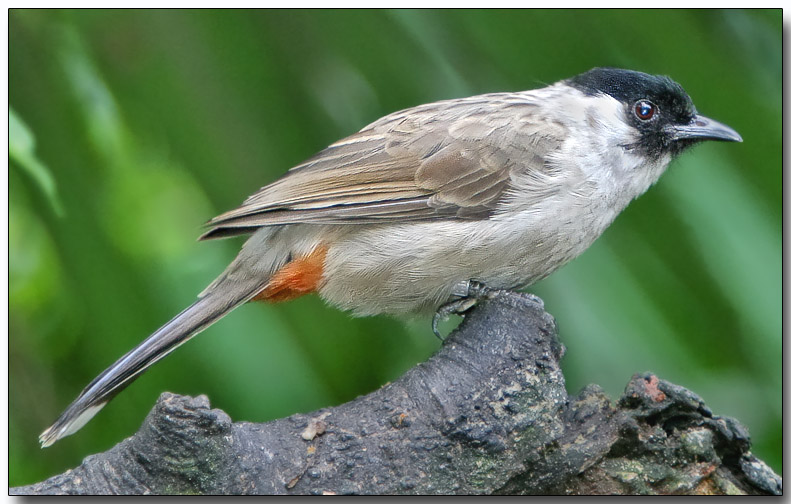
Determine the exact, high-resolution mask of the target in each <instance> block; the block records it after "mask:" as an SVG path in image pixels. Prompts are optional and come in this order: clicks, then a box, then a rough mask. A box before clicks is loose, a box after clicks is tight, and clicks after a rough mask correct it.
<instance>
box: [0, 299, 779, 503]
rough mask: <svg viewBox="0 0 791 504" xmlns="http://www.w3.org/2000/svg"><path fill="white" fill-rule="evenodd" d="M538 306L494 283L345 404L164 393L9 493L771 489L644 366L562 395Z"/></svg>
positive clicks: (550, 322) (773, 489)
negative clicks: (231, 411)
mask: <svg viewBox="0 0 791 504" xmlns="http://www.w3.org/2000/svg"><path fill="white" fill-rule="evenodd" d="M556 336H557V335H556V329H555V323H554V319H553V318H552V317H551V316H550V315H549V314H547V313H546V312H545V311H544V310H543V304H542V303H541V300H540V299H538V298H536V297H534V296H530V295H526V294H515V293H511V292H495V293H493V294H492V295H490V296H489V298H488V299H485V300H482V301H481V302H480V304H479V306H477V307H476V308H475V309H473V310H471V311H470V312H469V314H468V315H467V317H466V318H465V320H464V322H463V323H462V324H461V326H460V327H459V328H458V329H457V330H456V331H454V332H453V333H452V334H451V335H450V336H449V337H448V339H447V340H446V342H445V344H444V345H443V347H442V349H441V350H440V351H439V352H437V354H436V355H434V356H433V357H432V358H431V359H429V360H428V361H427V362H425V363H422V364H419V365H418V366H416V367H414V368H413V369H411V370H410V371H408V372H407V373H406V374H405V375H404V376H402V377H401V378H400V379H399V380H397V381H396V382H393V383H390V384H387V385H385V386H383V387H382V388H380V389H379V390H376V391H375V392H372V393H371V394H368V395H367V396H364V397H360V398H358V399H356V400H354V401H351V402H349V403H346V404H342V405H340V406H337V407H335V408H326V409H321V410H318V411H315V412H313V413H309V414H304V415H303V414H297V415H293V416H290V417H288V418H283V419H280V420H275V421H272V422H268V423H265V424H251V423H246V422H240V423H233V422H232V421H231V419H230V418H229V417H228V415H226V414H225V413H224V412H222V411H220V410H216V409H210V406H209V400H208V398H206V397H205V396H199V397H196V398H190V397H184V396H177V395H174V394H170V393H164V394H162V395H161V396H160V398H159V401H158V402H157V404H156V406H155V407H154V409H153V410H152V411H151V412H150V413H149V415H148V417H147V418H146V420H145V422H144V423H143V425H142V427H141V428H140V430H139V431H138V432H137V434H135V435H134V436H132V437H131V438H128V439H126V440H124V441H122V442H121V443H119V444H118V445H116V446H115V447H114V448H112V449H110V450H108V451H107V452H105V453H101V454H98V455H92V456H89V457H87V458H86V459H85V460H84V461H83V463H82V464H81V465H80V466H79V467H77V468H75V469H73V470H70V471H67V472H66V473H64V474H61V475H58V476H54V477H52V478H50V479H48V480H46V481H43V482H41V483H37V484H34V485H30V486H25V487H16V488H12V489H11V493H15V494H53V493H66V494H143V493H154V494H172V493H205V494H324V493H330V494H345V493H362V494H495V493H508V494H512V493H514V494H636V493H663V494H666V493H684V494H686V493H706V494H708V493H730V494H733V493H750V494H752V493H759V494H760V493H769V494H778V493H781V492H782V480H781V479H780V478H779V477H778V476H777V475H775V474H774V473H773V472H772V471H771V470H770V469H769V468H768V467H767V466H766V465H765V464H764V463H763V462H761V461H760V460H758V459H756V458H755V457H754V456H753V455H752V454H750V452H749V447H750V441H749V437H748V434H747V431H746V429H745V428H744V427H742V426H741V425H740V424H739V423H738V422H737V421H736V420H733V419H730V418H725V417H718V416H714V415H712V413H711V411H710V410H709V409H708V408H707V407H706V406H705V404H704V403H703V400H702V399H700V398H699V397H698V396H697V395H695V394H694V393H692V392H690V391H688V390H686V389H684V388H682V387H679V386H677V385H673V384H670V383H667V382H665V381H663V380H660V379H658V378H657V377H656V376H654V375H652V374H650V373H645V374H641V375H635V376H634V377H632V379H631V381H630V382H629V384H628V385H627V387H626V391H625V392H624V395H623V397H621V399H620V400H619V401H618V403H617V404H615V405H613V404H612V403H611V402H610V400H609V399H608V398H607V397H606V396H605V395H604V393H603V392H602V390H601V389H600V388H599V387H598V386H596V385H589V386H588V387H586V388H585V389H584V390H582V392H581V393H580V394H579V395H578V396H576V397H570V396H568V394H567V393H566V389H565V382H564V379H563V374H562V372H561V370H560V367H559V365H558V361H559V360H560V358H561V356H562V354H563V352H564V348H563V346H562V345H561V344H560V343H559V342H558V340H557V337H556Z"/></svg>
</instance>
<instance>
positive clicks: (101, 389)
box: [39, 277, 266, 448]
mask: <svg viewBox="0 0 791 504" xmlns="http://www.w3.org/2000/svg"><path fill="white" fill-rule="evenodd" d="M218 280H220V282H219V283H220V284H225V285H215V284H213V288H212V289H207V291H206V292H205V293H204V294H203V295H202V297H201V298H199V299H198V300H197V301H195V302H194V303H193V304H192V305H190V306H189V307H188V308H187V309H186V310H184V311H182V312H181V313H179V314H178V315H176V316H175V317H173V319H172V320H171V321H170V322H168V323H167V324H165V325H164V326H162V327H161V328H159V329H158V330H157V331H156V332H155V333H153V334H152V335H151V336H149V337H148V338H146V339H145V340H144V341H143V342H142V343H140V344H139V345H138V346H136V347H135V348H133V349H132V350H131V351H129V352H128V353H127V354H126V355H124V356H123V357H121V358H120V359H118V360H117V361H116V362H115V364H113V365H112V366H110V367H109V368H107V369H106V370H105V371H103V372H102V373H101V374H100V375H99V376H97V377H96V378H95V379H94V380H93V381H92V382H91V383H89V384H88V386H87V387H85V389H84V390H83V391H82V392H81V393H80V395H79V396H78V397H77V399H75V400H74V402H73V403H71V404H70V405H69V407H68V408H66V410H65V411H64V412H63V413H62V414H61V415H60V417H58V419H57V420H56V421H55V423H53V424H52V426H50V427H49V428H48V429H47V430H45V431H44V432H43V433H42V434H41V435H40V436H39V441H40V442H41V447H42V448H46V447H48V446H51V445H52V444H54V443H55V442H56V441H58V440H59V439H62V438H64V437H66V436H68V435H71V434H74V433H75V432H77V431H78V430H79V429H80V428H82V426H83V425H85V424H86V423H87V422H88V421H89V420H90V419H91V418H92V417H93V416H94V415H95V414H96V413H98V412H99V410H100V409H102V407H103V406H104V405H105V404H107V402H109V401H110V399H112V398H113V397H115V395H116V394H118V393H119V392H121V391H122V390H123V389H124V388H126V387H127V386H128V385H129V384H130V383H132V382H133V381H134V380H135V379H136V378H137V377H139V376H140V375H141V374H143V372H145V370H146V369H148V368H149V367H150V366H151V365H153V364H154V363H155V362H157V361H158V360H159V359H162V358H163V357H165V356H166V355H167V354H169V353H170V352H172V351H173V350H175V349H176V348H177V347H178V346H180V345H182V344H183V343H185V342H186V341H187V340H189V339H190V338H192V337H193V336H195V335H196V334H198V333H199V332H201V331H202V330H204V329H206V328H207V327H209V326H210V325H211V324H213V323H214V322H216V321H217V320H219V319H220V318H222V317H223V316H224V315H225V314H227V313H228V312H230V311H231V310H233V309H234V308H236V307H237V306H239V305H240V304H242V303H244V302H246V301H248V300H250V299H251V298H252V297H254V296H255V295H256V294H258V292H260V291H261V289H263V288H264V287H265V286H266V282H265V281H262V282H259V283H253V284H251V285H247V286H240V285H233V286H232V285H229V284H230V283H231V282H228V281H226V282H222V280H224V278H223V277H221V278H220V279H218Z"/></svg>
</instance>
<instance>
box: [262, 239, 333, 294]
mask: <svg viewBox="0 0 791 504" xmlns="http://www.w3.org/2000/svg"><path fill="white" fill-rule="evenodd" d="M325 257H327V246H326V245H320V246H318V247H316V249H315V250H313V252H311V253H310V254H308V255H305V256H302V257H298V258H296V259H293V260H291V262H289V263H287V264H286V265H284V266H283V267H282V268H280V269H279V270H277V271H276V272H275V274H274V275H272V278H271V279H270V280H269V283H268V284H267V286H266V287H264V289H263V290H262V291H261V292H259V293H258V294H256V296H255V297H254V298H253V301H268V302H270V303H278V302H280V301H288V300H291V299H295V298H298V297H300V296H304V295H305V294H310V293H311V292H316V290H317V289H318V288H319V282H321V275H322V274H323V273H324V258H325Z"/></svg>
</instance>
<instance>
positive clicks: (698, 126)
mask: <svg viewBox="0 0 791 504" xmlns="http://www.w3.org/2000/svg"><path fill="white" fill-rule="evenodd" d="M667 129H668V133H669V134H670V136H671V138H672V139H673V140H723V141H726V142H741V141H742V137H741V135H739V134H738V133H736V131H735V130H734V129H733V128H731V127H729V126H726V125H724V124H722V123H721V122H717V121H715V120H714V119H709V118H708V117H705V116H702V115H696V116H695V117H694V118H693V119H692V121H691V122H690V123H689V124H682V125H670V126H668V127H667Z"/></svg>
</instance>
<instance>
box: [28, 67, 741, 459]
mask: <svg viewBox="0 0 791 504" xmlns="http://www.w3.org/2000/svg"><path fill="white" fill-rule="evenodd" d="M707 140H720V141H728V142H741V141H742V138H741V136H739V134H738V133H737V132H736V131H735V130H733V129H732V128H730V127H728V126H726V125H724V124H722V123H720V122H717V121H715V120H713V119H710V118H708V117H706V116H703V115H701V114H699V113H698V112H697V110H696V108H695V106H694V104H693V102H692V99H691V98H690V97H689V95H688V94H687V93H686V92H685V91H684V89H683V88H682V87H681V85H679V84H678V83H676V82H675V81H673V80H672V79H670V78H669V77H666V76H660V75H652V74H647V73H643V72H638V71H634V70H626V69H619V68H611V67H597V68H593V69H591V70H589V71H586V72H584V73H581V74H579V75H577V76H574V77H571V78H568V79H564V80H561V81H558V82H556V83H554V84H551V85H548V86H546V87H543V88H540V89H533V90H527V91H520V92H499V93H490V94H483V95H478V96H471V97H467V98H460V99H450V100H445V101H438V102H434V103H429V104H425V105H419V106H416V107H413V108H408V109H405V110H401V111H398V112H394V113H391V114H389V115H387V116H385V117H383V118H381V119H379V120H377V121H374V122H373V123H371V124H369V125H368V126H365V127H364V128H362V129H361V130H360V131H359V132H357V133H355V134H352V135H351V136H348V137H346V138H344V139H342V140H339V141H337V142H335V143H333V144H331V145H330V146H328V147H327V148H325V149H323V150H321V151H320V152H319V153H318V154H316V155H314V156H313V157H311V158H309V159H307V160H306V161H305V162H303V163H301V164H299V165H297V166H295V167H293V168H291V169H290V170H289V171H288V172H286V173H285V175H283V176H282V177H281V178H279V179H277V180H275V181H274V182H272V183H270V184H269V185H266V186H264V187H262V188H261V189H259V190H258V191H257V192H255V193H254V194H252V195H251V196H250V197H248V198H247V199H246V200H244V202H243V203H242V204H241V205H240V206H239V207H237V208H235V209H233V210H230V211H227V212H225V213H223V214H221V215H219V216H217V217H215V218H213V219H211V220H210V221H208V223H207V230H206V231H205V233H203V235H201V236H200V238H199V239H201V240H210V239H219V238H228V237H234V236H242V235H249V238H248V239H247V241H246V242H245V243H244V244H243V245H242V247H241V250H240V251H239V254H238V255H237V257H236V258H235V259H234V260H233V261H232V262H231V263H230V265H229V266H228V267H227V268H226V269H225V271H223V272H222V273H221V274H220V276H219V277H217V279H216V280H214V281H213V282H212V283H211V284H210V285H209V286H208V287H207V288H206V289H205V290H204V291H203V292H201V293H200V294H199V296H198V298H197V300H196V301H195V302H194V303H192V304H191V305H190V306H189V307H187V308H186V309H185V310H184V311H182V312H181V313H179V314H178V315H176V316H175V317H174V318H173V319H171V320H170V321H169V322H167V323H166V324H165V325H163V326H162V327H161V328H159V329H157V330H156V331H155V332H154V333H153V334H151V335H150V336H149V337H148V338H147V339H145V340H144V341H143V342H141V343H140V344H139V345H138V346H136V347H135V348H133V349H132V350H130V351H129V352H128V353H127V354H125V355H124V356H122V357H121V358H120V359H118V361H116V362H115V363H114V364H113V365H111V366H110V367H109V368H108V369H106V370H105V371H104V372H102V373H101V374H100V375H99V376H97V377H96V378H95V379H94V380H93V381H91V382H90V383H89V384H88V386H87V387H85V389H84V390H83V391H82V392H81V393H80V394H79V396H78V397H77V398H76V399H75V400H74V402H72V403H71V405H69V406H68V407H67V408H66V409H65V411H64V412H63V413H62V414H61V415H60V417H59V418H58V419H57V420H56V421H55V422H54V423H53V424H52V426H50V427H49V428H48V429H46V430H45V431H44V432H43V433H42V434H41V435H40V437H39V440H40V443H41V445H42V447H47V446H50V445H52V444H53V443H55V442H56V441H58V440H59V439H62V438H63V437H65V436H68V435H71V434H73V433H75V432H76V431H77V430H79V429H80V428H81V427H82V426H83V425H85V423H87V422H88V421H89V420H90V419H91V418H92V417H93V416H94V415H95V414H96V413H97V412H98V411H99V410H100V409H101V408H102V407H103V406H104V405H105V404H107V402H108V401H110V400H111V399H112V398H113V397H114V396H115V395H116V394H118V393H119V392H120V391H121V390H122V389H124V388H125V387H126V386H128V385H129V384H130V383H131V382H132V381H133V380H135V379H136V378H137V377H139V376H140V375H141V374H142V373H143V372H144V371H145V370H146V369H148V368H149V367H150V366H151V365H152V364H154V363H155V362H157V361H159V360H160V359H162V358H163V357H165V356H166V355H168V354H169V353H170V352H172V351H173V350H175V349H176V348H177V347H178V346H180V345H182V344H183V343H185V342H186V341H187V340H189V339H190V338H191V337H193V336H195V335H196V334H197V333H199V332H201V331H202V330H204V329H206V328H207V327H208V326H210V325H211V324H213V323H214V322H216V321H217V320H219V319H220V318H222V317H223V316H225V315H226V314H228V313H229V312H230V311H231V310H233V309H234V308H236V307H237V306H239V305H241V304H244V303H246V302H248V301H253V300H255V301H266V302H280V301H287V300H290V299H294V298H297V297H300V296H302V295H305V294H309V293H317V294H318V296H319V297H321V298H322V299H323V300H324V301H325V302H326V303H327V304H329V305H331V306H334V307H336V308H339V309H341V310H345V311H348V312H350V313H351V314H352V315H355V316H368V315H375V314H391V315H402V314H430V313H432V312H433V313H441V312H442V308H443V307H446V306H449V304H452V303H454V302H455V301H458V300H464V299H466V298H469V297H471V296H474V292H473V291H475V290H476V289H473V288H471V287H475V286H484V287H486V288H494V289H510V290H514V289H521V288H525V287H527V286H529V285H531V284H532V283H534V282H536V281H538V280H540V279H542V278H545V277H546V276H548V275H549V274H551V273H552V272H553V271H555V270H556V269H558V268H559V267H561V266H562V265H564V264H566V263H567V262H569V261H570V260H571V259H573V258H575V257H577V256H578V255H580V254H581V253H582V252H583V251H584V250H585V249H587V248H588V247H589V246H590V245H591V244H592V243H593V242H594V241H595V240H596V239H597V238H598V237H599V236H600V235H601V234H602V233H603V232H604V230H605V229H606V228H607V227H608V226H609V225H610V224H611V223H612V222H613V220H614V219H615V217H616V216H617V215H618V214H619V213H620V212H621V211H622V210H624V208H625V207H626V206H627V205H628V204H629V203H630V202H631V201H632V200H634V199H635V198H637V197H638V196H640V195H641V194H643V193H644V192H645V191H646V190H647V189H648V188H649V187H650V186H652V185H653V184H654V183H655V182H657V180H658V179H659V177H660V176H661V175H662V173H663V172H664V171H665V170H666V168H667V167H668V165H669V164H670V162H671V160H673V159H674V158H676V157H677V156H678V155H679V154H681V153H682V152H684V151H685V150H687V149H688V148H689V147H691V146H693V145H696V144H699V143H700V142H702V141H707ZM454 300H455V301H454Z"/></svg>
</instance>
